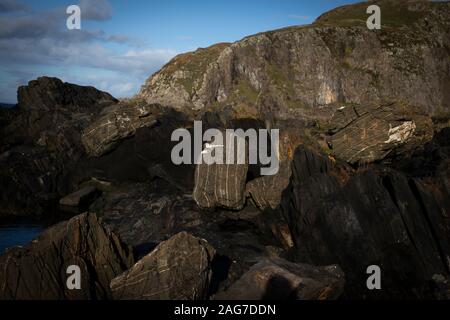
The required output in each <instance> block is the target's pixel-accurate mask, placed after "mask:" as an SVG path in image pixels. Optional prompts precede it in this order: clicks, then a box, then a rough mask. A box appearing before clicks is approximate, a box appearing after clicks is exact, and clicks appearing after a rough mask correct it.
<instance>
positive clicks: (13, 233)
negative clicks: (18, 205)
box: [0, 224, 44, 255]
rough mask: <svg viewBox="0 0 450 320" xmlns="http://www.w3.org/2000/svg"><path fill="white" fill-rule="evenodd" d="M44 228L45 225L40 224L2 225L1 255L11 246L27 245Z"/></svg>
mask: <svg viewBox="0 0 450 320" xmlns="http://www.w3.org/2000/svg"><path fill="white" fill-rule="evenodd" d="M43 229H44V228H43V226H39V225H28V224H22V225H20V224H19V225H4V226H2V225H0V255H1V254H3V253H4V252H5V250H6V249H7V248H9V247H14V246H23V245H26V244H27V243H29V242H30V241H31V240H33V239H35V238H36V237H37V236H38V235H39V234H40V233H41V232H42V230H43Z"/></svg>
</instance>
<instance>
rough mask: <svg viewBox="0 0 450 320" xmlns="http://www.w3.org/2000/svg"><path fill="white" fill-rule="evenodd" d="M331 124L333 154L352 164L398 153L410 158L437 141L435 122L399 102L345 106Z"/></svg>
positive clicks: (380, 158) (339, 110) (376, 159)
mask: <svg viewBox="0 0 450 320" xmlns="http://www.w3.org/2000/svg"><path fill="white" fill-rule="evenodd" d="M330 122H331V131H332V133H333V134H332V136H331V144H332V149H333V154H334V155H336V156H337V157H339V158H341V159H343V160H345V161H347V162H349V163H360V164H365V163H370V162H374V161H380V160H383V159H385V158H386V157H387V156H388V155H390V154H392V153H396V152H397V154H398V153H403V154H406V153H407V152H411V151H412V150H414V149H415V148H418V147H420V146H421V145H423V144H425V143H426V142H427V141H429V140H431V138H432V137H433V128H432V121H431V118H429V117H428V116H426V115H423V114H420V111H418V110H417V108H414V107H412V106H409V105H405V104H402V103H399V102H393V103H386V104H381V105H367V106H347V107H345V106H343V107H341V108H339V109H338V110H337V111H336V112H335V113H334V115H333V117H332V119H331V120H330ZM400 148H401V149H402V150H399V149H400Z"/></svg>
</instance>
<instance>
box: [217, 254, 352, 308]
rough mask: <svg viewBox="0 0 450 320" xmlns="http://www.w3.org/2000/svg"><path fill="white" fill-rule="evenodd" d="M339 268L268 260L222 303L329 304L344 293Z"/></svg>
mask: <svg viewBox="0 0 450 320" xmlns="http://www.w3.org/2000/svg"><path fill="white" fill-rule="evenodd" d="M344 282H345V280H344V273H343V272H342V270H341V269H340V268H339V266H336V265H332V266H326V267H314V266H311V265H308V264H303V263H292V262H289V261H286V260H284V259H266V260H262V261H260V262H258V263H256V264H255V265H253V266H252V267H251V268H250V269H249V270H248V271H247V272H246V273H244V275H243V276H242V277H241V278H240V279H239V280H237V281H236V282H235V283H234V284H233V285H232V286H231V287H230V288H229V289H228V290H227V291H225V292H223V293H221V294H218V295H217V296H215V298H216V299H220V300H287V299H297V300H328V299H337V298H338V297H339V296H340V295H341V294H342V292H343V289H344Z"/></svg>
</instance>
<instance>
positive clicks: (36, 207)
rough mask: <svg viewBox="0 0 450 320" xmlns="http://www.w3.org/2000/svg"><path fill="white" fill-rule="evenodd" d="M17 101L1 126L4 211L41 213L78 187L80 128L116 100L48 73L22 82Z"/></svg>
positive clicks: (0, 181)
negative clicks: (75, 176) (48, 205)
mask: <svg viewBox="0 0 450 320" xmlns="http://www.w3.org/2000/svg"><path fill="white" fill-rule="evenodd" d="M18 100H19V103H18V106H17V107H16V108H13V109H10V110H8V112H7V113H8V123H7V125H6V126H5V127H2V128H0V134H1V135H0V153H1V154H0V162H1V165H0V168H1V169H0V185H1V189H2V190H3V191H4V192H2V194H1V195H0V201H1V204H2V205H1V206H0V208H1V209H0V215H11V214H30V215H39V214H42V213H44V211H46V210H48V207H47V206H46V205H44V203H45V202H48V201H50V200H55V201H56V202H57V200H58V198H59V197H60V196H61V195H64V194H67V193H69V192H71V191H74V190H73V189H74V186H73V183H74V182H73V180H72V175H71V174H70V172H71V171H74V170H75V169H76V166H77V163H79V161H81V160H80V159H82V157H83V153H84V150H83V148H82V145H81V143H80V135H81V131H82V129H83V128H84V127H85V126H87V125H88V123H89V122H90V121H91V120H92V119H93V118H94V117H95V116H96V115H97V114H98V113H99V112H100V111H101V109H102V108H104V107H105V106H107V105H110V104H113V103H116V102H117V100H116V99H115V98H113V97H112V96H111V95H109V94H108V93H105V92H102V91H99V90H97V89H95V88H93V87H81V86H77V85H74V84H69V83H63V82H62V81H61V80H59V79H56V78H48V77H40V78H38V79H37V80H33V81H30V83H29V84H28V86H23V87H20V88H19V90H18ZM44 207H46V208H44Z"/></svg>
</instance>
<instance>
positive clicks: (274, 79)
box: [139, 1, 450, 117]
mask: <svg viewBox="0 0 450 320" xmlns="http://www.w3.org/2000/svg"><path fill="white" fill-rule="evenodd" d="M375 3H376V4H378V5H379V6H380V8H381V12H382V29H381V30H373V31H371V30H369V29H368V28H367V27H366V19H367V17H368V15H367V14H366V13H365V10H366V8H367V6H368V4H367V3H364V4H359V5H353V6H345V7H341V8H338V9H335V10H333V11H331V12H328V13H326V14H324V15H322V16H321V17H319V18H318V19H317V20H316V22H315V23H313V24H312V25H306V26H298V27H289V28H285V29H280V30H275V31H271V32H264V33H260V34H256V35H253V36H249V37H246V38H244V39H242V40H241V41H238V42H235V43H232V44H218V45H214V46H212V47H209V48H206V49H199V50H197V51H195V52H192V53H188V54H183V55H180V56H177V57H175V58H174V59H173V60H172V61H171V62H169V63H168V64H167V65H166V66H164V67H163V68H162V69H161V70H160V71H159V72H157V73H156V74H154V75H153V76H152V77H150V78H149V79H148V80H147V81H146V82H145V84H144V85H143V86H142V88H141V91H140V93H139V96H140V97H143V98H144V99H145V100H146V101H147V102H148V103H161V104H163V105H169V106H172V107H175V108H179V109H182V108H194V109H204V108H217V107H220V106H223V105H231V106H233V107H234V108H236V109H238V110H239V109H245V110H252V109H257V110H258V109H263V110H264V111H276V112H277V114H278V115H279V116H283V114H284V113H294V114H302V115H305V116H307V115H312V114H313V113H314V117H317V116H318V115H317V109H318V108H319V107H335V106H338V105H346V104H364V103H366V102H369V101H370V102H379V101H383V100H386V99H391V98H393V97H395V99H400V100H404V101H406V102H409V103H411V104H413V105H417V106H419V107H421V108H423V109H424V110H426V111H427V112H430V113H432V114H439V113H442V112H445V111H447V112H448V110H449V108H450V105H449V101H450V100H449V98H450V96H449V95H450V94H449V90H448V88H449V85H450V72H449V71H450V59H449V53H450V21H449V19H448V17H449V16H450V4H449V3H431V2H420V1H419V2H418V1H395V2H394V1H377V2H375ZM327 110H328V111H329V109H327ZM328 113H329V112H328Z"/></svg>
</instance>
